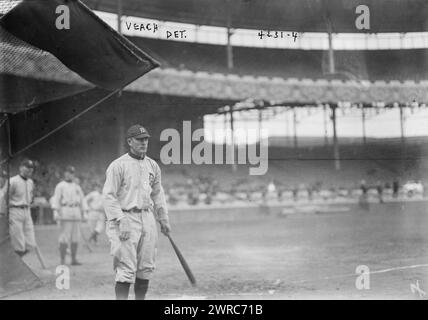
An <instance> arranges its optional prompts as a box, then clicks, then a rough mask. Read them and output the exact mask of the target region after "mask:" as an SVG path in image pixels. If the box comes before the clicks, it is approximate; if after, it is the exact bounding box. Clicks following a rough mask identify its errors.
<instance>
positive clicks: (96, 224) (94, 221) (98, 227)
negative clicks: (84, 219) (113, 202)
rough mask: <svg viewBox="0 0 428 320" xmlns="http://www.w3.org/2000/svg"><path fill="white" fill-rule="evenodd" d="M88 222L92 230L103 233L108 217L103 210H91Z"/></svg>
mask: <svg viewBox="0 0 428 320" xmlns="http://www.w3.org/2000/svg"><path fill="white" fill-rule="evenodd" d="M88 223H89V228H90V230H91V232H94V231H96V232H97V233H101V232H103V231H104V228H105V225H106V218H105V215H104V212H103V211H89V214H88Z"/></svg>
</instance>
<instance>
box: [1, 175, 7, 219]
mask: <svg viewBox="0 0 428 320" xmlns="http://www.w3.org/2000/svg"><path fill="white" fill-rule="evenodd" d="M6 177H7V174H6V172H4V171H3V170H0V218H2V217H4V216H6V214H7V207H6V193H7V183H6V181H7V179H6Z"/></svg>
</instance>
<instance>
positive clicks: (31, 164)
mask: <svg viewBox="0 0 428 320" xmlns="http://www.w3.org/2000/svg"><path fill="white" fill-rule="evenodd" d="M20 166H21V167H27V168H33V169H34V167H35V165H34V162H33V161H31V160H30V159H25V160H23V161H21V165H20Z"/></svg>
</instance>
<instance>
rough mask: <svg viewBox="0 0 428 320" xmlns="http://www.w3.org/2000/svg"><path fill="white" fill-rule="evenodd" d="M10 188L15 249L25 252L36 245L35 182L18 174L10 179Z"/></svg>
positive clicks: (11, 230)
mask: <svg viewBox="0 0 428 320" xmlns="http://www.w3.org/2000/svg"><path fill="white" fill-rule="evenodd" d="M9 183H10V190H9V233H10V240H11V243H12V247H13V248H14V249H15V251H21V252H24V251H26V250H27V249H28V247H34V246H36V239H35V236H34V225H33V219H32V218H31V208H30V206H31V203H32V201H33V192H34V183H33V180H31V179H29V178H28V179H25V178H23V177H22V176H21V175H19V174H18V175H16V176H14V177H12V178H11V179H10V182H9Z"/></svg>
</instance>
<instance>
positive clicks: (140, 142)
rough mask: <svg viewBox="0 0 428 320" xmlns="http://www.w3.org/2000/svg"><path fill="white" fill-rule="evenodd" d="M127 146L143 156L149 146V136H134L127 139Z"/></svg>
mask: <svg viewBox="0 0 428 320" xmlns="http://www.w3.org/2000/svg"><path fill="white" fill-rule="evenodd" d="M128 144H129V147H130V148H131V152H132V153H134V154H136V155H139V156H143V155H145V154H146V152H147V147H148V146H149V138H148V137H142V138H138V137H134V138H130V139H128Z"/></svg>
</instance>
